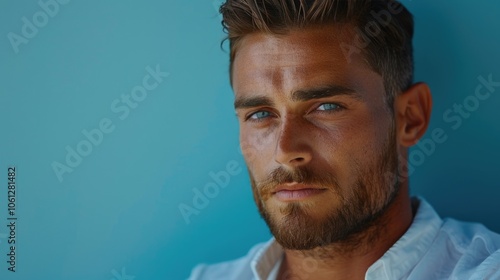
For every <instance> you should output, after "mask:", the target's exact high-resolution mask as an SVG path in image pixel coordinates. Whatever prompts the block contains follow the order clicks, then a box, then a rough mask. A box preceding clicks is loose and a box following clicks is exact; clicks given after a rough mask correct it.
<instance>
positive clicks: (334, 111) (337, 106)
mask: <svg viewBox="0 0 500 280" xmlns="http://www.w3.org/2000/svg"><path fill="white" fill-rule="evenodd" d="M323 105H335V106H336V108H335V109H331V110H318V108H319V107H321V106H323ZM343 109H345V107H344V106H342V105H340V104H338V103H332V102H325V103H321V104H319V106H318V107H316V109H315V111H319V112H321V113H325V114H333V113H336V112H338V111H341V110H343ZM263 112H266V113H269V115H268V116H266V117H263V118H257V119H252V116H255V114H257V113H263ZM271 115H272V113H271V112H270V111H268V110H258V111H255V112H252V113H250V114H249V115H248V116H247V117H246V118H245V121H250V122H262V121H265V120H266V119H267V118H268V117H269V116H271Z"/></svg>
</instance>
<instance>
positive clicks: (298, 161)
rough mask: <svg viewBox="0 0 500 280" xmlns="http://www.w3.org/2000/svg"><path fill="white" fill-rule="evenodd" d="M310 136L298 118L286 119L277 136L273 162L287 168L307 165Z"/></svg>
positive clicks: (310, 154) (309, 159)
mask: <svg viewBox="0 0 500 280" xmlns="http://www.w3.org/2000/svg"><path fill="white" fill-rule="evenodd" d="M310 141H311V135H310V133H309V131H308V129H307V127H306V126H305V125H304V124H303V123H301V121H300V120H299V117H287V118H286V119H285V120H284V121H283V122H282V124H281V127H280V130H279V132H278V136H277V143H276V150H275V161H276V162H278V163H279V164H282V165H284V166H287V167H289V168H297V167H300V166H303V165H306V164H308V163H309V162H310V161H311V159H312V149H311V145H310Z"/></svg>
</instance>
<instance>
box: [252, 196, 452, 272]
mask: <svg viewBox="0 0 500 280" xmlns="http://www.w3.org/2000/svg"><path fill="white" fill-rule="evenodd" d="M416 200H417V201H418V202H419V206H418V210H417V213H416V214H415V217H414V218H413V222H412V224H411V226H410V227H409V228H408V230H407V231H406V233H405V234H404V235H403V236H402V237H401V238H400V239H399V240H398V241H397V242H396V243H395V244H394V245H393V246H392V247H391V248H390V249H389V250H388V251H387V252H386V253H385V254H384V255H383V256H382V257H381V258H380V259H379V260H377V261H376V262H375V263H374V264H372V265H371V266H370V267H369V268H368V270H367V272H366V275H365V279H400V278H404V276H406V275H408V274H409V273H410V272H411V270H412V269H413V268H414V267H415V266H416V264H417V263H418V261H419V260H420V259H421V258H422V257H423V255H424V254H425V252H427V250H428V249H429V248H430V246H431V244H432V242H433V241H434V239H435V237H436V236H437V234H438V231H439V229H440V228H441V225H442V223H443V221H442V220H441V218H440V217H439V216H438V214H437V213H436V211H435V210H434V209H433V208H432V206H431V205H430V204H429V203H428V202H427V201H425V200H424V199H423V198H421V197H417V198H416ZM283 256H284V251H283V248H282V247H281V245H279V244H278V243H277V242H276V240H275V239H274V238H271V240H269V241H268V242H267V243H265V244H264V246H262V247H261V248H260V249H259V251H257V253H256V254H255V255H254V257H253V258H252V261H251V263H250V265H251V268H252V272H253V274H254V277H255V279H257V280H266V279H268V276H269V274H270V272H271V271H272V270H273V268H274V267H275V266H276V265H279V264H281V261H282V259H283Z"/></svg>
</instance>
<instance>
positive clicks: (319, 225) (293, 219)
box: [249, 126, 400, 250]
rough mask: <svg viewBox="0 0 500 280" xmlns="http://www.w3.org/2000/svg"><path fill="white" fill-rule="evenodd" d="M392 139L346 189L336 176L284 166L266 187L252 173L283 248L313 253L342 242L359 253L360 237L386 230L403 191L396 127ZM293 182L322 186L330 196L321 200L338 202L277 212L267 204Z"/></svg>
mask: <svg viewBox="0 0 500 280" xmlns="http://www.w3.org/2000/svg"><path fill="white" fill-rule="evenodd" d="M388 134H389V135H388V138H387V139H386V141H385V143H384V145H383V147H382V149H381V150H379V151H380V152H379V153H377V154H376V155H375V156H374V157H373V158H372V160H371V161H370V162H368V161H363V164H361V163H360V162H357V161H353V162H352V164H351V166H352V167H353V168H352V169H353V170H354V172H355V173H354V174H353V176H355V177H356V179H355V180H354V181H353V183H350V184H349V185H346V186H341V185H339V182H338V180H337V179H336V177H335V176H334V175H333V174H330V173H328V172H324V171H321V172H319V171H317V170H314V171H313V170H311V169H310V167H306V166H304V167H300V168H297V169H295V170H293V171H289V170H286V169H284V168H282V167H279V168H277V169H275V170H274V171H273V172H271V173H270V174H269V175H268V178H267V179H266V180H264V181H262V182H256V180H255V178H254V177H253V175H252V174H251V172H249V173H250V181H251V184H252V191H253V195H254V199H255V202H256V204H257V208H258V210H259V213H260V215H261V217H262V218H263V219H264V220H265V222H266V223H267V225H268V227H269V229H270V231H271V233H272V234H273V236H274V238H275V239H276V241H277V242H278V243H279V244H280V245H281V246H282V247H283V248H285V249H289V250H312V249H314V248H317V247H324V246H328V245H332V244H339V243H344V244H349V247H350V248H356V247H357V245H359V244H360V243H361V240H360V239H361V238H357V237H360V236H362V234H363V233H367V232H368V231H369V230H370V229H372V228H377V226H381V224H380V223H381V221H380V217H381V216H382V215H383V214H384V213H385V212H386V210H387V208H388V207H389V206H390V205H391V204H392V203H393V202H394V200H395V197H396V196H397V194H398V192H399V190H400V182H399V180H398V179H399V170H398V166H399V165H398V153H397V150H396V149H397V147H396V139H395V131H394V126H392V127H391V129H390V130H389V133H388ZM249 171H250V170H249ZM291 182H297V183H302V184H307V185H316V186H321V188H325V189H326V191H325V192H324V193H322V194H320V195H330V196H332V195H333V196H334V198H335V199H334V200H335V201H332V203H331V205H328V206H326V207H323V206H322V205H318V204H316V203H314V202H308V201H304V202H301V201H292V202H286V203H284V204H279V205H276V204H274V206H273V207H270V206H269V205H268V204H266V202H267V201H268V200H269V199H270V198H271V196H272V195H273V190H275V188H276V186H277V185H280V184H285V183H291ZM318 212H319V214H318ZM379 231H380V230H379ZM370 235H371V236H369V238H371V239H376V235H377V231H376V230H374V231H370Z"/></svg>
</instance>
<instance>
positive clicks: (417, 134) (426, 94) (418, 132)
mask: <svg viewBox="0 0 500 280" xmlns="http://www.w3.org/2000/svg"><path fill="white" fill-rule="evenodd" d="M431 110H432V96H431V91H430V89H429V86H428V85H427V84H425V83H416V84H414V85H412V86H411V87H410V88H409V89H407V90H406V91H404V92H402V93H401V94H400V95H399V96H397V97H396V100H395V102H394V115H395V118H396V127H397V140H398V143H399V144H400V145H402V146H404V147H410V146H413V145H415V144H416V143H417V142H418V140H419V139H420V138H421V137H422V136H423V135H424V133H425V131H426V130H427V127H428V126H429V122H430V118H431Z"/></svg>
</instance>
